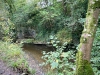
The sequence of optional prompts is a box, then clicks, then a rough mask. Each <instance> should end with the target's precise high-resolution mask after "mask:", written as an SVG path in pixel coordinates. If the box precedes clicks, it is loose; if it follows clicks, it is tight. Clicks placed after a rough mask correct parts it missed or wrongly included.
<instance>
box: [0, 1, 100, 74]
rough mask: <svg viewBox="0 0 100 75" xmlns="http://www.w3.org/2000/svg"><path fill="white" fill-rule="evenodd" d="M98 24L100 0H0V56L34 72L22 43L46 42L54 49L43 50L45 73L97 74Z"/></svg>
mask: <svg viewBox="0 0 100 75" xmlns="http://www.w3.org/2000/svg"><path fill="white" fill-rule="evenodd" d="M99 25H100V0H0V55H2V57H0V58H1V59H2V60H3V61H5V62H7V63H9V62H10V61H13V63H10V67H13V68H14V69H15V68H16V69H21V70H23V68H25V69H26V71H28V73H30V74H31V75H34V74H33V71H32V69H31V70H30V68H29V66H27V65H28V64H29V63H26V62H27V60H25V58H24V57H23V54H24V53H23V51H22V45H23V44H24V43H32V44H33V45H34V44H45V45H47V46H52V47H53V48H54V49H55V51H52V50H51V51H50V52H45V51H43V56H42V57H41V58H42V59H43V60H45V62H44V63H43V64H41V65H42V66H45V65H48V64H49V65H50V72H51V71H52V70H54V71H53V73H52V74H51V73H50V72H47V73H45V74H46V75H99V74H100V54H99V53H100V26H99ZM5 45H6V47H4V46H5ZM7 50H9V51H12V52H10V53H9V52H8V51H7ZM6 53H7V56H5V55H6ZM6 57H8V58H7V59H5V58H6ZM12 57H13V58H12ZM16 58H17V60H18V61H20V62H17V63H16V61H15V60H14V59H16ZM23 61H24V62H23ZM22 63H23V64H24V65H22ZM19 64H20V65H19ZM21 65H22V66H23V67H21ZM34 70H35V69H34ZM30 74H29V75H30Z"/></svg>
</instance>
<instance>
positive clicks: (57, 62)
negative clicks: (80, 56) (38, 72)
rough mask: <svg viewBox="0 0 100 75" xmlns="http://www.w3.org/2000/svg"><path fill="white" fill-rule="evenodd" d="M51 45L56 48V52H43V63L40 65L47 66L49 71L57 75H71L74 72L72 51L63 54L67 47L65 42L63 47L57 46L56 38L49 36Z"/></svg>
mask: <svg viewBox="0 0 100 75" xmlns="http://www.w3.org/2000/svg"><path fill="white" fill-rule="evenodd" d="M51 39H53V40H52V41H53V42H52V45H53V46H54V47H56V51H50V52H45V51H43V55H44V56H43V57H42V58H43V59H44V60H45V62H44V63H43V64H42V65H47V64H49V65H50V66H51V69H52V70H54V73H55V74H56V73H57V75H66V74H68V75H73V74H74V72H75V64H74V60H75V55H74V51H68V52H64V51H63V50H64V48H65V46H66V45H67V43H66V42H65V43H64V44H63V45H59V44H58V43H59V42H58V41H57V39H56V38H54V37H52V36H51Z"/></svg>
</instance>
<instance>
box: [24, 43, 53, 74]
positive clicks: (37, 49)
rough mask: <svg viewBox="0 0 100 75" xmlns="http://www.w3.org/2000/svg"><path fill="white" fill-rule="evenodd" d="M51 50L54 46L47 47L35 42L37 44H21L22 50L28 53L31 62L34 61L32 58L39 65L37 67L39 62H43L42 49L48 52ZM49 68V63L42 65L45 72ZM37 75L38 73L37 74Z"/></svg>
mask: <svg viewBox="0 0 100 75" xmlns="http://www.w3.org/2000/svg"><path fill="white" fill-rule="evenodd" d="M53 50H54V48H52V47H48V46H46V45H42V44H37V45H35V44H24V46H23V51H24V52H25V54H26V55H28V57H29V58H31V60H30V61H31V63H34V61H32V60H35V63H36V64H38V67H39V68H38V69H40V66H39V64H41V63H43V62H44V60H43V59H42V58H41V57H42V56H43V54H42V52H43V51H46V52H49V51H53ZM33 65H34V64H33ZM49 68H50V67H49V65H47V66H45V67H42V71H43V72H47V71H48V69H49ZM37 75H39V74H37ZM41 75H42V74H41Z"/></svg>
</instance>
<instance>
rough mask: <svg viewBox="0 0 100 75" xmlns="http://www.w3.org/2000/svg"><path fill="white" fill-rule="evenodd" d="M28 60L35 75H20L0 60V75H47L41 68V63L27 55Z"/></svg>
mask: <svg viewBox="0 0 100 75" xmlns="http://www.w3.org/2000/svg"><path fill="white" fill-rule="evenodd" d="M25 57H26V59H27V60H28V63H29V66H30V67H31V68H32V69H34V70H35V74H24V73H22V74H20V73H18V72H15V71H14V70H13V69H12V68H11V67H9V66H7V64H6V63H5V62H3V61H2V60H1V59H0V75H45V74H44V72H43V70H42V67H40V66H39V63H38V62H37V61H36V60H35V59H34V60H33V58H30V57H29V56H28V55H27V54H26V55H25Z"/></svg>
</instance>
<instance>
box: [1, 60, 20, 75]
mask: <svg viewBox="0 0 100 75" xmlns="http://www.w3.org/2000/svg"><path fill="white" fill-rule="evenodd" d="M0 75H20V74H19V73H16V72H14V71H13V70H12V69H11V68H10V67H8V66H7V65H6V64H5V63H4V62H3V61H2V60H0Z"/></svg>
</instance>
